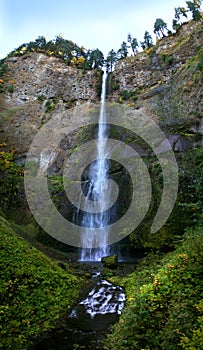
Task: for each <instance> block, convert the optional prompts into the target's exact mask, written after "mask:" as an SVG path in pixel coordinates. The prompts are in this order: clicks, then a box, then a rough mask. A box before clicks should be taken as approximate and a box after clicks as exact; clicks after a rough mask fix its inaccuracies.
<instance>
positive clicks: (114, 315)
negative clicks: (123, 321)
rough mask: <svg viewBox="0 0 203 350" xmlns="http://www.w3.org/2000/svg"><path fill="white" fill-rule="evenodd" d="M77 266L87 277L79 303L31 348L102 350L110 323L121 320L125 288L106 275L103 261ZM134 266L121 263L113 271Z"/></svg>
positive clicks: (44, 349) (121, 270) (42, 349)
mask: <svg viewBox="0 0 203 350" xmlns="http://www.w3.org/2000/svg"><path fill="white" fill-rule="evenodd" d="M78 266H79V268H80V272H79V273H80V274H81V271H83V272H84V275H86V277H87V280H86V282H85V283H84V285H83V288H82V290H81V292H80V296H79V300H78V302H77V304H76V305H74V306H73V308H72V309H71V310H69V311H68V312H67V313H65V315H64V316H63V318H62V319H60V320H59V321H58V325H57V326H56V328H55V329H54V330H52V331H51V332H49V333H46V334H44V335H43V336H42V338H41V339H39V340H38V341H37V342H36V343H35V344H34V345H33V346H32V348H31V350H72V349H88V350H95V349H102V348H103V347H102V340H103V339H104V337H105V335H106V334H107V333H108V332H109V331H110V326H111V325H113V324H114V323H115V322H118V320H119V315H120V314H121V312H122V310H123V308H124V306H125V300H126V295H125V290H124V289H123V288H122V287H120V286H118V285H113V284H112V283H110V282H109V281H108V280H107V279H106V277H104V276H105V274H106V270H105V269H102V265H101V264H100V263H97V264H96V265H95V264H93V265H91V264H90V265H88V264H78ZM75 267H76V266H75ZM134 268H135V266H133V265H132V264H131V265H128V264H121V265H120V266H119V267H118V269H117V270H115V271H114V272H113V274H125V273H126V272H129V271H131V270H133V269H134ZM109 273H111V272H110V271H109ZM88 274H89V276H88ZM88 277H89V278H88Z"/></svg>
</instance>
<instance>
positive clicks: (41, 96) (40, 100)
mask: <svg viewBox="0 0 203 350" xmlns="http://www.w3.org/2000/svg"><path fill="white" fill-rule="evenodd" d="M37 100H38V101H39V103H43V102H44V101H45V100H46V97H45V96H44V95H38V96H37Z"/></svg>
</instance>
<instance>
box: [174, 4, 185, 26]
mask: <svg viewBox="0 0 203 350" xmlns="http://www.w3.org/2000/svg"><path fill="white" fill-rule="evenodd" d="M181 17H185V18H187V10H186V9H185V8H184V7H177V8H175V19H176V21H177V23H178V24H182V22H181Z"/></svg>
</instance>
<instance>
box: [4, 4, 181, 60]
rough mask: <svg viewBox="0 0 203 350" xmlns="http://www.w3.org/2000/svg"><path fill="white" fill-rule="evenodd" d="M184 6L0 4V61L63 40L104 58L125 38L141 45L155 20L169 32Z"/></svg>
mask: <svg viewBox="0 0 203 350" xmlns="http://www.w3.org/2000/svg"><path fill="white" fill-rule="evenodd" d="M178 6H186V3H185V1H184V0H151V1H150V0H143V1H142V0H72V1H71V0H0V58H3V57H5V56H6V55H7V54H8V53H9V52H10V51H12V50H13V49H15V48H17V47H18V46H20V45H21V44H23V43H27V42H29V41H32V40H35V39H36V38H37V37H38V36H40V35H44V36H45V37H46V39H47V40H51V39H54V38H55V37H56V36H57V35H58V34H61V35H62V36H63V37H64V38H65V39H69V40H72V41H73V42H75V43H77V44H78V45H79V46H84V47H85V48H86V49H96V48H99V49H100V50H101V51H102V52H103V53H104V54H105V55H106V54H107V53H108V52H109V51H110V50H111V49H114V50H115V51H117V50H118V49H119V48H120V45H121V43H122V41H127V35H128V33H131V34H132V36H133V37H136V38H137V39H138V41H140V40H143V35H144V32H145V30H148V31H149V32H150V34H153V26H154V22H155V20H156V18H162V19H163V20H164V21H165V22H166V23H167V24H168V28H169V29H171V26H172V25H171V24H172V19H173V18H174V8H175V7H178Z"/></svg>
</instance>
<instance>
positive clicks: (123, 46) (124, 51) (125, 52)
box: [117, 41, 128, 59]
mask: <svg viewBox="0 0 203 350" xmlns="http://www.w3.org/2000/svg"><path fill="white" fill-rule="evenodd" d="M117 56H118V58H119V59H122V58H126V57H127V56H128V45H127V44H126V42H125V41H123V42H122V44H121V48H120V49H119V50H118V52H117Z"/></svg>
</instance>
